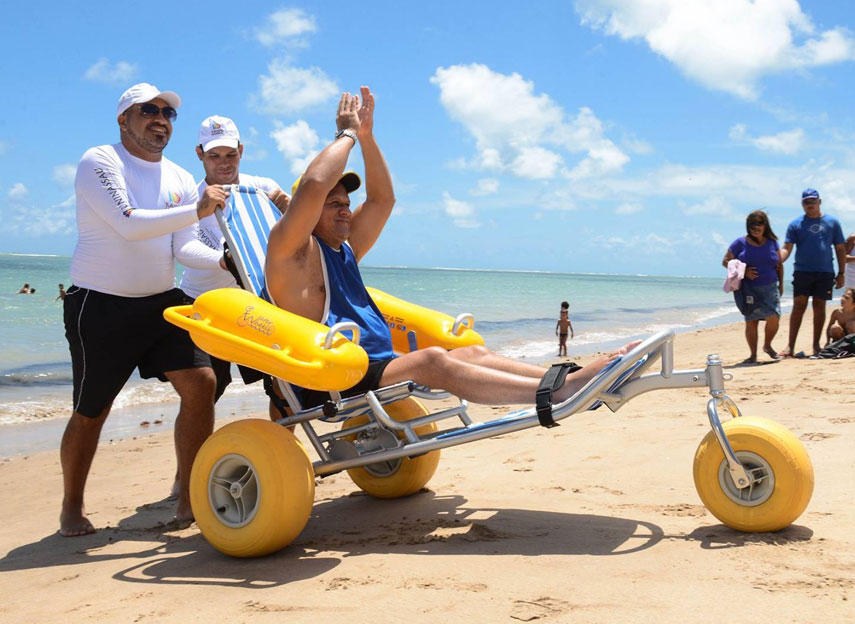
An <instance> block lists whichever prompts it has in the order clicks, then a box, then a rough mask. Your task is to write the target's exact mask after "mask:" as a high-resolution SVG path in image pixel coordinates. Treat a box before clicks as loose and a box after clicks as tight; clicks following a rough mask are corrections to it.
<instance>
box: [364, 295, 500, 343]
mask: <svg viewBox="0 0 855 624" xmlns="http://www.w3.org/2000/svg"><path fill="white" fill-rule="evenodd" d="M368 294H370V295H371V298H372V299H374V302H375V303H376V304H377V307H378V308H380V311H381V312H382V313H383V316H384V317H385V319H386V322H387V323H388V325H389V330H390V331H391V332H392V348H394V349H395V352H397V353H409V352H410V351H411V349H410V339H409V336H408V334H409V332H411V331H412V332H415V338H416V342H417V344H418V348H419V349H424V348H426V347H442V348H443V349H457V348H459V347H468V346H472V345H483V344H484V339H483V338H482V337H481V335H480V334H478V332H476V331H475V330H474V329H473V326H474V324H475V322H474V319H472V317H471V316H470V317H468V319H467V320H466V321H465V323H466V324H460V325H459V327H458V328H457V330H456V332H455V331H452V330H453V329H454V319H453V318H451V317H450V316H448V315H447V314H443V313H442V312H437V311H436V310H431V309H430V308H423V307H422V306H419V305H416V304H414V303H410V302H408V301H404V300H403V299H398V298H397V297H393V296H392V295H390V294H387V293H384V292H383V291H381V290H377V289H376V288H370V287H369V288H368Z"/></svg>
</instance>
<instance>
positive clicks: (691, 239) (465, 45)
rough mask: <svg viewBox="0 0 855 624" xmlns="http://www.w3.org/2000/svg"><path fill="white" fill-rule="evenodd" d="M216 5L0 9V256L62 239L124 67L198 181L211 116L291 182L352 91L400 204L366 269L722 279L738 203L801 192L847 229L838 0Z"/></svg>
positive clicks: (847, 37)
mask: <svg viewBox="0 0 855 624" xmlns="http://www.w3.org/2000/svg"><path fill="white" fill-rule="evenodd" d="M75 5H78V6H75ZM235 7H237V5H235V4H234V3H231V2H217V1H212V2H206V3H204V4H198V5H197V4H195V3H193V4H192V5H191V4H190V3H187V4H186V5H185V4H184V3H142V4H140V3H131V4H128V3H110V4H109V5H103V4H95V3H87V4H85V5H84V4H83V3H70V2H62V3H60V2H54V3H45V2H38V1H35V2H28V3H15V4H13V5H11V6H8V7H6V8H5V9H4V25H3V37H0V53H2V58H3V61H2V62H3V72H2V74H3V76H4V78H5V84H6V88H5V89H3V91H2V93H0V102H2V110H3V111H4V114H3V115H0V164H2V166H0V223H2V228H0V251H4V252H18V253H57V254H70V253H71V252H72V250H73V248H74V243H75V240H76V231H75V221H74V197H73V188H72V183H73V178H74V169H75V167H76V164H77V161H78V160H79V158H80V156H81V155H82V153H83V152H84V151H85V150H86V149H87V148H89V147H91V146H93V145H99V144H103V143H113V142H116V141H117V140H118V130H117V127H116V122H115V107H116V102H117V100H118V97H119V95H120V94H121V92H122V91H123V90H124V89H125V88H127V87H128V86H130V85H131V84H133V83H135V82H141V81H146V82H151V83H154V84H156V85H157V86H158V87H160V88H161V89H170V90H174V91H177V92H178V93H179V94H180V95H181V96H182V98H183V100H184V104H183V106H182V107H181V110H180V114H179V119H178V121H177V122H176V124H175V129H174V133H173V136H172V139H171V141H170V144H169V147H168V148H167V150H166V152H165V154H166V155H167V156H168V157H169V158H170V159H172V160H173V161H175V162H177V163H178V164H180V165H182V166H183V167H185V168H186V169H188V170H189V171H190V172H191V173H192V174H193V175H194V176H196V177H197V178H198V177H200V176H201V174H202V169H201V166H200V164H199V162H198V160H197V159H196V157H195V154H194V151H193V150H194V145H195V144H196V143H197V134H198V127H199V123H200V122H201V121H202V119H204V118H205V117H206V116H208V115H212V114H219V115H226V116H229V117H232V118H233V119H234V120H235V121H236V123H237V124H238V127H239V128H240V130H241V133H242V135H243V138H244V143H245V145H246V148H245V150H246V151H245V157H244V160H243V162H242V171H244V172H246V173H253V174H256V175H265V176H269V177H272V178H274V179H276V180H277V181H278V182H279V183H280V184H281V185H282V186H283V187H286V188H287V187H290V184H291V182H292V181H293V180H294V178H295V177H296V176H297V175H298V174H299V172H300V171H301V170H302V168H303V167H304V165H305V163H306V162H308V160H309V159H311V157H312V155H313V154H314V153H316V152H317V151H318V150H319V149H321V148H322V147H323V145H325V144H326V142H327V141H329V140H330V139H331V137H332V134H333V131H334V112H335V106H336V103H337V99H338V94H339V93H340V92H341V91H344V90H347V91H357V90H358V88H359V86H360V85H362V84H367V85H370V86H371V88H372V90H373V91H374V92H375V93H376V101H377V106H376V111H377V112H376V123H375V132H376V135H377V137H378V141H379V143H380V145H381V147H382V148H383V150H384V153H385V155H386V158H387V161H388V163H389V166H390V169H391V170H392V174H393V178H394V181H395V184H396V193H397V197H398V202H397V205H396V211H395V214H394V215H393V217H392V218H391V220H390V222H389V224H388V226H387V228H386V231H385V232H384V235H383V236H382V237H381V239H380V241H379V242H378V243H377V245H376V246H375V248H374V249H373V250H372V252H371V253H370V254H369V255H368V256H367V257H366V260H365V262H366V264H370V265H404V266H421V267H430V266H442V267H464V268H484V269H519V270H543V271H579V272H605V273H648V274H670V275H718V274H719V273H720V271H721V269H720V265H719V262H720V259H721V257H722V255H723V254H724V251H725V249H726V247H727V245H728V244H729V243H730V242H731V241H732V240H733V239H734V238H736V237H737V236H739V235H741V234H742V233H744V218H745V215H746V214H747V213H748V212H750V211H752V210H755V209H757V208H764V209H766V210H767V211H768V212H769V214H770V216H771V218H772V224H773V227H774V228H775V230H776V231H777V233H778V234H779V235H781V236H783V234H784V231H785V229H786V224H787V223H788V222H789V220H790V219H792V218H793V217H795V216H797V215H798V214H799V213H800V210H801V209H800V206H799V197H800V192H801V190H802V189H803V188H804V187H806V186H812V187H816V188H818V189H819V190H820V193H821V194H822V197H823V207H824V209H825V211H826V212H828V213H830V214H833V215H835V216H837V217H838V218H839V219H840V220H841V222H842V224H843V228H844V230H845V231H846V232H847V233H849V232H852V231H853V230H855V112H853V111H855V107H853V102H855V87H853V85H855V75H853V68H855V23H853V16H855V12H853V11H852V4H851V2H849V1H848V0H846V1H844V0H839V1H836V2H835V1H822V2H821V1H819V0H811V1H806V0H805V1H802V2H797V1H796V0H755V1H754V2H750V1H748V0H717V1H716V2H709V0H635V1H629V0H579V1H577V2H570V1H567V2H558V1H538V2H530V3H517V2H515V3H509V2H496V1H493V2H480V1H475V2H460V1H459V0H458V1H456V2H447V1H444V0H438V1H435V2H432V3H402V2H369V3H363V4H356V3H349V2H348V3H345V2H339V1H328V2H324V3H285V4H281V5H280V4H275V3H268V2H253V1H251V0H247V1H244V2H242V3H240V5H239V8H235ZM354 155H355V157H354V158H353V159H352V167H353V168H354V169H356V170H357V171H359V170H361V166H362V165H361V159H360V158H358V151H355V152H354Z"/></svg>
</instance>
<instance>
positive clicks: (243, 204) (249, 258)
mask: <svg viewBox="0 0 855 624" xmlns="http://www.w3.org/2000/svg"><path fill="white" fill-rule="evenodd" d="M226 188H227V189H228V190H229V192H230V196H229V201H228V203H227V204H226V207H225V208H224V209H223V210H220V209H217V211H216V215H217V221H218V222H219V224H220V229H221V230H222V232H223V236H224V237H225V239H226V243H227V245H228V248H229V251H230V255H231V258H232V261H233V262H234V265H235V269H236V271H237V273H238V277H239V281H240V286H242V287H243V289H244V290H248V291H249V292H251V293H253V294H255V295H256V296H258V297H261V298H262V299H264V300H265V301H270V294H269V293H268V292H267V286H266V284H265V281H264V262H265V258H266V256H267V240H268V239H269V238H270V230H272V229H273V226H274V225H276V222H277V221H278V220H279V217H280V216H281V212H280V211H279V208H277V207H276V206H275V205H274V204H273V202H272V201H270V198H268V197H267V195H266V194H265V193H264V191H261V190H259V189H256V188H255V187H252V186H242V185H238V184H232V185H228V186H227V187H226Z"/></svg>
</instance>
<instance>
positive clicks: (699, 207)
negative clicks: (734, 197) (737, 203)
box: [683, 196, 742, 220]
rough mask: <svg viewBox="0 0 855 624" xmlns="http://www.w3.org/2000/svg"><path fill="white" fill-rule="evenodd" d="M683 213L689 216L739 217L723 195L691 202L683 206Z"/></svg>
mask: <svg viewBox="0 0 855 624" xmlns="http://www.w3.org/2000/svg"><path fill="white" fill-rule="evenodd" d="M683 213H684V214H687V215H689V216H697V215H707V216H715V217H718V218H720V219H731V220H732V219H737V220H738V219H741V218H742V217H740V216H739V215H737V214H736V212H735V211H734V209H733V206H732V205H731V204H730V202H728V201H727V200H725V199H724V198H723V197H719V196H714V197H708V198H706V199H705V200H703V201H702V202H698V203H696V204H692V205H690V206H686V207H684V208H683Z"/></svg>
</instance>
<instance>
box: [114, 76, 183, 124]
mask: <svg viewBox="0 0 855 624" xmlns="http://www.w3.org/2000/svg"><path fill="white" fill-rule="evenodd" d="M155 98H161V99H163V100H166V103H167V104H169V105H170V106H171V107H172V108H175V109H178V108H179V107H180V106H181V98H180V97H178V94H177V93H175V92H174V91H161V90H160V89H158V88H157V87H155V86H154V85H151V84H148V83H147V82H140V83H139V84H135V85H134V86H132V87H131V88H130V89H128V90H127V91H125V92H124V93H123V94H122V97H120V98H119V106H118V108H117V109H116V117H118V116H119V115H121V114H122V113H124V112H125V111H126V110H128V109H129V108H130V107H131V106H133V105H134V104H143V103H145V102H151V101H152V100H153V99H155Z"/></svg>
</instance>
